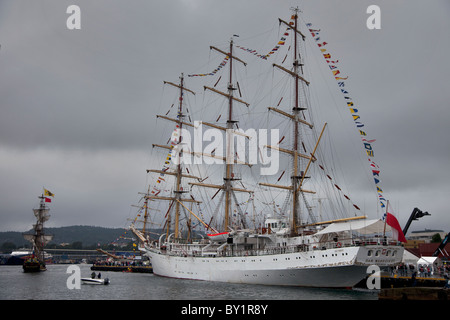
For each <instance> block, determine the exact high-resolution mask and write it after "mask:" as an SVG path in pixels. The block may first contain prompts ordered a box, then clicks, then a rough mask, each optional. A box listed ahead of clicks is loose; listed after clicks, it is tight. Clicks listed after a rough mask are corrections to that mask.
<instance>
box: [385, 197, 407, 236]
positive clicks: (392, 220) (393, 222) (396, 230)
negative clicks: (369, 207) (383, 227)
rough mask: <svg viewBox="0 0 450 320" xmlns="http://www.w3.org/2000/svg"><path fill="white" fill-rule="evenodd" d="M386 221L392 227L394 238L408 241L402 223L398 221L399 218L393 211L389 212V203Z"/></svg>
mask: <svg viewBox="0 0 450 320" xmlns="http://www.w3.org/2000/svg"><path fill="white" fill-rule="evenodd" d="M386 223H387V224H388V225H389V226H390V227H391V228H392V237H393V238H394V239H396V240H397V241H400V242H406V238H405V235H404V234H403V231H402V228H401V227H400V223H398V220H397V218H396V217H395V216H394V215H393V214H392V213H389V204H388V206H387V210H386Z"/></svg>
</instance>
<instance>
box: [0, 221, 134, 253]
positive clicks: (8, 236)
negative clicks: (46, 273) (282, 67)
mask: <svg viewBox="0 0 450 320" xmlns="http://www.w3.org/2000/svg"><path fill="white" fill-rule="evenodd" d="M27 233H28V232H27ZM45 233H46V234H52V235H53V240H52V241H51V242H50V243H49V244H48V247H51V246H54V245H60V244H63V243H64V244H74V243H78V245H82V247H83V248H85V247H90V246H97V245H98V244H101V245H105V244H110V243H111V242H114V241H116V240H117V239H119V238H120V237H121V236H122V238H121V240H122V242H130V241H131V239H129V238H134V237H133V235H132V234H131V232H130V231H127V230H125V229H122V228H103V227H93V226H70V227H59V228H45ZM123 237H125V238H126V239H123ZM29 245H30V243H29V242H28V241H26V240H24V238H23V236H22V232H14V231H8V232H0V251H7V250H8V249H16V248H21V247H25V246H29Z"/></svg>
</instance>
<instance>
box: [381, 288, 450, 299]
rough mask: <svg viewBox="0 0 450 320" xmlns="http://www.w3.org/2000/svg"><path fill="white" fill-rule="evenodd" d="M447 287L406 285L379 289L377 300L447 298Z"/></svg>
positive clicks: (448, 296)
mask: <svg viewBox="0 0 450 320" xmlns="http://www.w3.org/2000/svg"><path fill="white" fill-rule="evenodd" d="M449 291H450V290H448V289H444V288H430V287H409V288H408V287H406V288H390V289H381V291H380V293H379V294H378V299H379V300H448V299H449V298H450V295H449Z"/></svg>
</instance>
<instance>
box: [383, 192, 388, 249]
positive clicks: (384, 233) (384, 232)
mask: <svg viewBox="0 0 450 320" xmlns="http://www.w3.org/2000/svg"><path fill="white" fill-rule="evenodd" d="M388 208H389V200H386V215H385V217H384V230H383V241H384V240H385V239H386V222H387V214H388Z"/></svg>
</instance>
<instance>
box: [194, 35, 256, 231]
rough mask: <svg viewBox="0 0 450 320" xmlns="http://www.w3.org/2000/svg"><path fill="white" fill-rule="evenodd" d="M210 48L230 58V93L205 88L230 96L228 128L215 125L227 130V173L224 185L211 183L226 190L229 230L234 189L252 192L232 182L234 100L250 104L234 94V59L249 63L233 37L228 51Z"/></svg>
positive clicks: (225, 220) (225, 229) (226, 228)
mask: <svg viewBox="0 0 450 320" xmlns="http://www.w3.org/2000/svg"><path fill="white" fill-rule="evenodd" d="M210 49H214V50H216V51H218V52H220V53H222V54H224V55H225V56H227V57H228V58H229V80H228V94H226V93H224V92H221V91H218V90H215V89H212V88H209V87H206V86H205V90H206V89H209V90H211V91H213V92H215V93H218V94H221V95H223V96H225V97H227V98H228V119H227V125H226V128H220V127H217V126H215V127H216V128H218V129H222V130H223V129H225V130H226V157H225V159H226V165H225V175H224V178H223V181H224V184H223V186H211V185H210V186H209V187H216V188H219V189H222V190H223V191H225V217H224V226H223V230H224V231H225V232H227V231H228V229H229V226H230V215H231V214H230V213H231V199H232V197H234V191H240V192H251V191H249V190H245V189H238V188H234V187H233V183H232V181H234V180H237V178H236V177H235V175H234V172H233V164H234V163H236V162H237V161H236V160H235V157H234V154H233V152H232V150H234V148H233V147H232V144H233V143H234V140H233V135H234V134H237V132H235V130H234V124H235V123H236V122H238V121H237V120H235V119H234V118H233V102H234V101H237V102H240V103H242V104H245V105H246V106H247V107H248V106H249V104H248V103H247V102H245V101H242V100H240V99H238V98H235V97H234V96H233V91H234V90H236V88H235V87H234V86H233V60H236V61H239V62H241V63H242V64H244V65H247V64H246V63H245V62H244V61H242V60H241V59H239V58H237V57H235V56H234V55H233V38H231V40H230V50H229V52H228V53H227V52H224V51H222V50H220V49H217V48H216V47H213V46H211V47H210ZM204 124H205V123H204ZM209 125H210V124H209ZM238 163H239V162H238ZM243 164H246V165H249V164H248V163H245V162H244V163H243ZM196 185H200V186H205V187H208V186H207V185H202V184H196Z"/></svg>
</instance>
